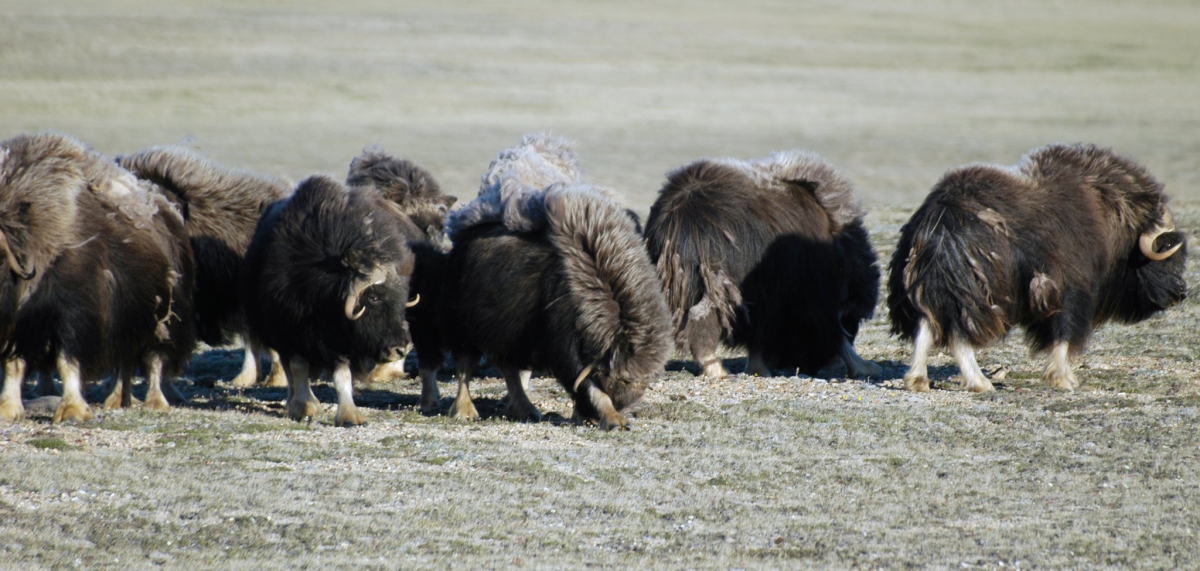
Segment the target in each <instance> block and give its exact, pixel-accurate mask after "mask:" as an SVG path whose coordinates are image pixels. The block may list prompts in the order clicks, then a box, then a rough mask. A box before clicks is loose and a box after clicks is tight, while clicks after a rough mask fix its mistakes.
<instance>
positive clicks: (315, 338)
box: [239, 176, 414, 426]
mask: <svg viewBox="0 0 1200 571" xmlns="http://www.w3.org/2000/svg"><path fill="white" fill-rule="evenodd" d="M399 220H400V219H399V218H398V217H397V216H395V215H394V214H393V213H392V211H391V210H390V209H389V208H388V206H387V204H386V200H385V199H384V198H383V197H382V196H381V195H380V194H379V193H377V192H374V191H372V190H369V189H351V190H348V189H346V188H345V187H344V186H343V185H342V184H340V183H338V182H337V181H334V180H333V179H330V178H328V177H324V176H314V177H310V178H308V179H305V180H304V181H302V182H301V183H300V184H299V185H298V186H297V188H296V192H295V194H293V195H292V197H291V198H290V199H288V200H286V201H283V202H279V203H276V204H275V205H273V206H271V207H270V208H268V209H267V211H266V213H264V214H263V217H262V220H260V221H259V223H258V229H257V230H256V231H255V233H254V239H253V240H252V241H251V243H250V247H249V248H248V249H247V251H246V257H245V260H243V265H242V271H241V274H240V276H239V293H240V297H241V301H242V307H244V308H245V312H246V319H247V322H248V323H249V324H250V328H251V332H252V333H253V334H254V335H256V336H257V338H258V339H261V340H262V341H263V342H264V343H266V345H267V346H268V347H270V348H272V349H274V350H276V351H278V352H279V355H280V358H281V360H282V361H283V362H284V364H285V365H291V364H292V363H291V360H292V358H293V357H299V358H301V359H302V360H303V361H305V362H306V364H307V365H308V366H309V369H308V370H307V371H300V370H299V369H300V368H299V367H295V366H291V367H288V366H285V370H287V371H288V386H289V396H288V416H290V417H291V418H293V419H296V420H300V419H303V418H305V417H315V416H316V414H317V411H318V404H319V403H318V401H317V399H316V396H314V395H313V393H312V389H311V388H310V386H309V376H308V371H312V372H317V371H321V370H330V369H332V370H333V381H334V386H335V388H336V389H337V394H338V409H337V416H336V417H335V418H334V423H335V424H337V425H338V426H344V425H357V424H362V416H361V415H360V414H359V412H358V409H357V408H356V407H355V406H354V397H353V392H352V386H351V385H352V377H351V370H350V363H351V362H361V361H363V360H368V359H370V360H376V361H394V360H396V359H397V358H399V357H398V355H402V354H403V353H405V352H407V351H408V344H409V338H408V329H407V327H406V326H405V323H404V309H405V307H406V305H407V304H408V295H409V279H410V276H411V275H412V271H413V263H414V262H413V254H412V252H411V251H410V250H409V249H408V246H407V245H406V244H405V238H404V235H403V233H402V232H401V230H400V228H399Z"/></svg>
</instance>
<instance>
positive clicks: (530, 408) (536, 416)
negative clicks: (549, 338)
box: [500, 367, 542, 422]
mask: <svg viewBox="0 0 1200 571" xmlns="http://www.w3.org/2000/svg"><path fill="white" fill-rule="evenodd" d="M500 370H501V371H503V372H504V384H505V385H507V386H508V410H507V411H506V412H505V414H506V415H507V416H508V418H510V419H512V420H515V421H517V422H539V421H541V420H542V413H541V412H538V409H537V407H536V406H534V405H533V403H532V402H530V401H529V395H528V394H527V393H526V392H525V388H526V386H528V383H529V381H528V378H529V377H528V374H529V373H531V372H532V371H522V370H519V369H513V368H509V367H501V368H500Z"/></svg>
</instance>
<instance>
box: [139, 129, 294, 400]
mask: <svg viewBox="0 0 1200 571" xmlns="http://www.w3.org/2000/svg"><path fill="white" fill-rule="evenodd" d="M117 163H118V164H120V165H121V166H123V167H125V168H126V169H128V170H130V171H131V172H133V173H134V174H135V175H137V176H138V178H141V179H144V180H148V181H151V182H153V183H154V184H156V185H157V186H158V187H159V188H160V189H162V191H163V192H164V193H165V194H166V196H167V198H168V199H170V200H171V201H172V202H173V203H175V204H176V205H178V207H179V209H180V211H181V212H182V213H183V218H184V227H185V228H186V229H187V233H188V236H189V237H190V239H191V246H192V251H193V253H194V255H195V257H196V299H195V309H196V327H197V332H198V335H199V337H200V339H201V340H202V341H204V342H205V343H208V344H209V345H226V344H229V343H231V342H233V341H235V340H237V339H239V338H240V340H241V341H242V344H243V345H244V346H245V348H246V350H245V358H244V361H243V364H242V370H241V371H240V372H239V373H238V374H237V376H235V377H234V378H233V386H235V387H248V386H251V385H253V384H254V383H255V381H257V380H258V378H259V372H258V353H259V351H257V350H256V348H255V347H253V345H252V343H251V342H250V341H251V340H250V339H249V338H248V336H247V335H246V320H245V316H244V314H243V313H242V308H241V305H240V304H239V303H238V294H237V283H238V268H239V267H240V265H241V262H242V256H243V255H245V253H246V248H248V247H249V246H250V238H251V237H252V236H254V228H255V225H256V224H258V219H259V218H260V217H261V216H262V213H263V212H264V211H265V210H266V209H267V207H268V206H270V205H271V204H273V203H275V202H277V201H279V200H282V199H284V198H286V197H287V196H288V195H290V194H291V193H292V188H291V186H290V185H289V184H288V183H287V182H285V181H283V180H280V179H277V178H273V177H269V176H265V175H261V174H257V173H252V172H248V171H243V170H238V169H230V168H226V167H224V166H221V165H219V164H216V163H214V162H213V161H210V160H208V159H206V158H204V157H201V156H199V155H197V154H196V153H194V152H192V151H191V150H189V149H186V148H184V147H176V146H167V147H152V148H149V149H146V150H143V151H140V152H138V153H136V154H133V155H129V156H122V157H117ZM271 357H272V360H273V362H274V365H275V366H274V367H273V368H272V374H271V375H269V376H268V377H267V383H266V384H267V385H268V386H282V385H283V384H285V383H286V379H285V377H284V376H283V373H282V371H281V369H282V367H280V366H279V362H278V355H274V354H272V355H271Z"/></svg>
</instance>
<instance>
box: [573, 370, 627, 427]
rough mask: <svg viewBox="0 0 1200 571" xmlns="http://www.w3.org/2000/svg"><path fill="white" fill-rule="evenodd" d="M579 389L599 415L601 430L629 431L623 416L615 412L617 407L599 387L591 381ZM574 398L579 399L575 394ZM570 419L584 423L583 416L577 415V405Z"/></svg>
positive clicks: (585, 381) (587, 381)
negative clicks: (618, 429)
mask: <svg viewBox="0 0 1200 571" xmlns="http://www.w3.org/2000/svg"><path fill="white" fill-rule="evenodd" d="M579 388H580V389H582V391H583V392H584V396H586V398H587V399H588V402H589V403H590V404H591V405H592V409H593V410H595V411H596V413H597V414H598V415H600V419H599V423H600V429H601V430H613V429H614V428H621V429H625V430H629V420H628V419H626V418H625V415H623V414H621V413H620V412H617V407H615V406H613V403H612V399H611V398H609V397H608V394H606V393H605V392H604V391H602V390H600V387H597V386H596V384H595V383H593V382H592V380H591V379H586V380H584V381H583V384H581V385H580V387H579ZM575 398H579V395H578V394H576V396H575ZM571 418H572V419H573V420H574V421H575V422H583V421H584V417H583V415H581V414H579V405H578V404H576V405H575V414H573V415H571Z"/></svg>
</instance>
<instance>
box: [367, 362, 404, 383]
mask: <svg viewBox="0 0 1200 571" xmlns="http://www.w3.org/2000/svg"><path fill="white" fill-rule="evenodd" d="M404 375H405V373H404V361H403V360H399V361H388V362H386V363H379V364H378V365H375V368H374V369H372V370H371V375H370V376H368V377H367V382H368V383H388V382H392V381H398V380H400V379H403V378H404Z"/></svg>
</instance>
